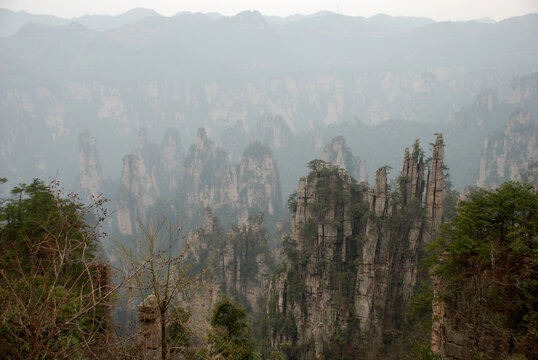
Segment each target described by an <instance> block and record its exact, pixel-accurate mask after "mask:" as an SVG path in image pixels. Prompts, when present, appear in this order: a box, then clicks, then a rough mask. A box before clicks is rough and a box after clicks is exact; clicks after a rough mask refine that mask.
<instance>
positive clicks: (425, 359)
mask: <svg viewBox="0 0 538 360" xmlns="http://www.w3.org/2000/svg"><path fill="white" fill-rule="evenodd" d="M440 359H441V358H440V357H439V355H437V354H435V353H434V352H433V351H432V349H431V346H430V344H419V345H415V346H414V347H413V348H412V349H411V354H409V356H407V357H406V360H440Z"/></svg>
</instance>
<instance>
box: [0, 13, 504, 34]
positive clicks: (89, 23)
mask: <svg viewBox="0 0 538 360" xmlns="http://www.w3.org/2000/svg"><path fill="white" fill-rule="evenodd" d="M197 14H198V15H204V16H207V17H209V18H211V19H219V18H222V17H225V16H223V15H221V14H220V13H216V12H213V13H205V14H201V13H197ZM331 14H332V15H336V14H334V13H332V12H329V11H322V12H318V13H315V14H311V15H302V14H295V15H290V16H286V17H280V16H271V15H263V18H264V19H265V20H266V21H267V22H268V23H271V24H277V25H284V24H289V23H292V22H295V21H299V20H304V19H306V18H312V17H319V16H324V15H331ZM184 15H194V13H191V12H178V13H177V14H176V15H174V17H177V16H184ZM340 16H342V15H340ZM344 16H345V15H344ZM149 17H163V16H162V15H160V14H159V13H157V12H156V11H154V10H151V9H143V8H137V9H132V10H129V11H127V12H125V13H123V14H121V15H115V16H113V15H85V16H81V17H76V18H71V19H66V18H61V17H57V16H54V15H37V14H30V13H27V12H26V11H12V10H9V9H1V8H0V37H6V36H10V35H14V34H15V33H16V32H17V31H18V30H19V29H20V28H21V27H23V26H24V25H25V24H27V23H38V24H43V25H68V24H70V23H74V22H76V23H79V24H81V25H83V26H85V27H87V28H89V29H91V30H95V31H107V30H111V29H115V28H118V27H121V26H124V25H127V24H129V23H133V22H136V21H139V20H142V19H145V18H149ZM345 17H347V16H345ZM354 18H358V19H361V20H365V21H367V22H369V23H371V24H376V25H379V26H383V27H386V28H389V29H394V30H404V29H411V28H414V27H419V26H423V25H429V24H432V23H434V22H435V21H434V20H432V19H429V18H426V17H406V16H397V17H393V16H389V15H386V14H377V15H374V16H371V17H369V18H365V17H354ZM473 21H475V22H479V23H487V24H493V23H495V20H493V19H490V18H486V17H485V18H480V19H476V20H473Z"/></svg>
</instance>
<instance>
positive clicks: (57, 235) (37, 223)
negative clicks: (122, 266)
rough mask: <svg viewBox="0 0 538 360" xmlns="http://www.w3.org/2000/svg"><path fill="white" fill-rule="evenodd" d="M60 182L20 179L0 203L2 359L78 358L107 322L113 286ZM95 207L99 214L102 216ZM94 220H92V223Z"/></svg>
mask: <svg viewBox="0 0 538 360" xmlns="http://www.w3.org/2000/svg"><path fill="white" fill-rule="evenodd" d="M94 200H95V202H94V203H93V204H92V205H91V206H90V207H84V206H83V205H82V204H81V203H80V200H79V197H78V195H76V194H68V195H64V194H63V192H62V190H61V189H60V187H59V183H58V182H57V181H54V182H52V183H51V185H49V186H47V185H45V184H44V183H43V182H42V181H40V180H37V179H36V180H34V181H33V182H32V183H31V184H30V185H26V184H20V185H19V186H17V187H15V188H14V189H13V190H12V191H11V198H9V199H6V200H5V201H4V203H3V204H2V206H1V208H0V222H1V224H2V225H1V227H0V269H1V270H0V304H1V307H2V309H1V310H0V322H1V326H0V349H2V350H1V351H2V352H3V355H4V356H6V357H8V358H30V359H31V358H45V359H47V358H69V357H80V356H81V354H82V353H83V351H84V349H85V348H88V347H89V346H92V344H93V343H94V342H95V341H96V337H97V336H98V335H99V333H100V332H101V331H102V330H103V329H104V327H105V326H106V322H105V319H104V310H105V309H104V306H105V305H106V303H107V302H108V301H109V300H106V298H107V297H109V296H110V294H111V292H107V291H105V290H104V288H101V287H100V285H99V284H102V283H101V281H102V279H103V278H102V276H106V275H105V273H104V272H103V269H104V268H103V267H99V266H98V264H96V263H95V262H94V258H95V255H94V252H95V249H96V245H97V225H96V226H93V227H90V226H89V225H88V224H87V223H86V222H85V218H86V217H87V216H88V215H89V212H90V211H91V212H92V213H94V214H95V212H94V210H99V207H100V206H101V205H102V204H103V202H104V200H102V199H100V198H97V199H94ZM102 216H103V214H102V213H97V221H98V223H99V221H100V220H102V219H103V217H102ZM98 223H97V224H98Z"/></svg>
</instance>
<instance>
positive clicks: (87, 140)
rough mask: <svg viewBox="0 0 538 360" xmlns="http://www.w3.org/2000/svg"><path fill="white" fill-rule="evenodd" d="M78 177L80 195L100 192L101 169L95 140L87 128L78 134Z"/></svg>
mask: <svg viewBox="0 0 538 360" xmlns="http://www.w3.org/2000/svg"><path fill="white" fill-rule="evenodd" d="M78 146H79V164H80V177H79V180H78V185H79V188H80V192H81V194H82V195H90V196H91V195H94V196H96V195H99V194H100V193H101V192H102V188H101V185H102V184H101V183H102V181H103V170H102V169H101V162H100V161H99V152H98V151H97V140H96V139H95V137H94V136H92V135H91V134H90V132H89V131H88V130H84V131H83V132H81V133H80V134H79V135H78Z"/></svg>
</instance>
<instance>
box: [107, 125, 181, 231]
mask: <svg viewBox="0 0 538 360" xmlns="http://www.w3.org/2000/svg"><path fill="white" fill-rule="evenodd" d="M182 159H183V155H182V150H181V142H180V140H179V134H178V133H177V131H176V130H168V131H167V133H166V135H165V137H164V140H163V141H162V143H161V145H160V147H159V146H157V145H156V144H154V143H150V142H148V141H147V134H146V131H145V130H142V131H140V133H139V138H138V147H137V148H136V149H134V150H133V151H132V152H131V153H130V154H129V155H127V156H125V157H124V158H123V168H122V177H121V185H120V189H119V192H118V211H117V221H118V223H117V225H118V229H119V231H120V232H121V233H122V234H126V235H131V234H133V233H134V232H136V223H137V221H139V220H142V219H143V216H144V214H145V213H146V212H147V210H148V209H149V208H150V207H151V206H152V205H153V204H154V203H155V201H156V200H157V199H158V198H159V197H161V196H162V197H166V196H169V195H170V194H172V192H173V191H174V190H175V189H176V188H177V187H178V186H179V184H180V183H181V182H180V178H181V176H182V174H183V168H182V166H181V164H182Z"/></svg>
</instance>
